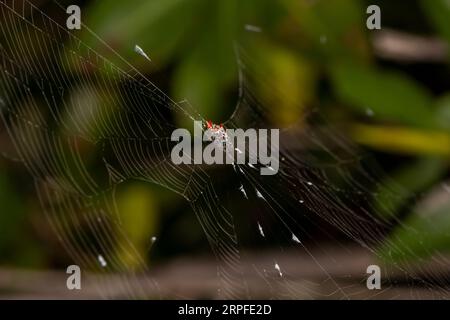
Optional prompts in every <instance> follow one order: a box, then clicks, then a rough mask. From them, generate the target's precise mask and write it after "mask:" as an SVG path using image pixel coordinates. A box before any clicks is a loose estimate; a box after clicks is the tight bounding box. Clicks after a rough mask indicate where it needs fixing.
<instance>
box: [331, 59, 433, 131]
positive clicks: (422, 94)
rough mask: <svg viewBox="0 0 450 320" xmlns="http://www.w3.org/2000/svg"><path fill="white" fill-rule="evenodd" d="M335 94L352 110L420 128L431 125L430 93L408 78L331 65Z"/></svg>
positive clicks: (431, 101)
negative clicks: (371, 113)
mask: <svg viewBox="0 0 450 320" xmlns="http://www.w3.org/2000/svg"><path fill="white" fill-rule="evenodd" d="M331 74H332V81H333V84H334V88H335V91H336V93H337V94H338V96H339V97H340V98H341V99H342V100H343V101H344V102H346V103H347V104H348V105H349V106H350V107H352V108H353V109H354V110H356V111H358V112H359V113H361V114H365V113H366V112H367V109H368V108H369V109H371V110H372V111H373V112H374V117H375V118H377V119H380V120H389V121H394V122H397V123H401V124H408V125H412V126H417V127H422V128H435V127H436V125H437V122H436V120H435V116H434V114H433V110H432V106H433V100H432V96H431V94H430V93H429V92H428V91H427V90H426V89H424V88H423V87H421V86H419V85H418V84H416V83H415V82H413V81H412V80H410V79H409V78H407V77H405V76H403V75H401V74H399V73H395V72H382V71H378V70H375V69H372V68H367V67H362V66H358V65H356V64H353V65H352V64H343V63H341V64H336V65H334V66H332V67H331Z"/></svg>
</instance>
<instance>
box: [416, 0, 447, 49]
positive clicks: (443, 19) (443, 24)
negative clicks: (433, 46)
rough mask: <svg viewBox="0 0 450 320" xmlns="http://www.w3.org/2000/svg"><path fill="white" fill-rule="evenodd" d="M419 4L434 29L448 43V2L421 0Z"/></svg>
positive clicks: (444, 0) (442, 0)
mask: <svg viewBox="0 0 450 320" xmlns="http://www.w3.org/2000/svg"><path fill="white" fill-rule="evenodd" d="M421 5H422V8H423V9H424V12H425V14H426V15H427V16H428V18H429V19H430V21H431V23H432V24H433V25H434V27H435V28H436V30H437V31H438V32H439V33H440V34H441V35H442V36H443V37H444V38H445V39H446V40H447V42H449V43H450V19H449V17H450V4H449V2H448V0H433V1H430V0H421Z"/></svg>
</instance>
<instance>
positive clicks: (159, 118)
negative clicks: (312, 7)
mask: <svg viewBox="0 0 450 320" xmlns="http://www.w3.org/2000/svg"><path fill="white" fill-rule="evenodd" d="M0 8H1V15H0V19H1V20H2V23H1V33H0V39H1V43H0V44H1V47H0V52H1V60H2V63H1V72H0V75H1V76H0V85H1V93H0V94H1V96H0V99H1V100H0V108H1V118H2V123H3V130H4V131H5V132H6V133H7V135H8V137H9V139H10V144H11V145H13V147H14V151H4V152H3V155H4V156H5V157H7V158H10V159H15V160H16V161H18V162H20V163H22V164H23V165H24V167H25V168H26V169H27V171H28V172H29V173H30V175H31V176H32V178H33V181H34V185H35V189H36V193H37V195H38V197H39V200H40V204H41V207H42V210H43V211H44V212H45V214H46V216H47V218H48V221H49V223H50V224H51V226H52V228H53V230H54V232H55V234H56V235H57V236H58V238H59V240H60V241H61V243H62V245H63V247H64V249H65V250H66V251H67V253H68V254H69V255H70V257H71V259H72V260H73V261H74V262H76V263H77V264H78V265H80V266H82V267H83V268H86V269H89V270H94V271H97V272H98V273H103V274H105V275H106V274H108V273H109V272H114V273H116V274H119V275H120V276H121V281H120V283H119V286H120V289H121V292H126V294H127V296H128V297H129V298H142V297H148V296H152V297H154V296H155V293H158V292H160V288H159V285H158V283H157V282H156V281H154V280H151V278H149V277H148V276H147V275H148V274H149V271H150V270H149V266H148V265H147V263H146V261H145V259H144V258H143V257H141V256H140V254H139V252H138V251H137V250H136V249H135V247H134V246H133V243H132V241H131V240H130V239H128V237H127V234H126V232H124V231H123V228H122V226H121V221H120V217H119V215H118V208H117V205H116V199H115V192H116V189H117V187H118V186H119V185H121V184H122V183H124V182H126V181H129V180H140V181H145V182H149V183H153V184H157V185H160V186H162V187H164V188H167V189H169V190H171V191H173V192H175V193H177V194H179V195H180V196H182V197H183V198H184V199H185V201H187V202H188V203H189V205H190V206H191V207H192V210H193V212H194V213H195V215H196V217H197V219H198V222H199V223H200V225H201V227H202V228H203V230H204V233H205V236H206V238H207V240H208V241H209V244H210V246H211V249H212V252H213V253H214V255H215V258H216V261H217V275H218V278H219V279H220V286H219V294H218V296H219V297H223V298H242V297H247V298H252V297H254V296H257V293H256V292H255V290H256V289H255V288H252V287H251V285H249V283H248V282H247V281H246V279H247V278H248V275H249V273H256V274H257V275H258V277H260V278H262V280H263V282H264V283H265V284H266V286H267V290H268V291H269V292H271V294H272V296H273V297H274V298H313V297H317V296H319V297H333V298H352V297H354V296H355V297H356V296H358V294H359V292H357V291H355V288H352V287H353V285H349V286H348V287H343V286H342V285H341V284H340V283H339V281H338V280H337V279H335V277H334V276H332V275H330V273H329V271H328V270H327V269H326V267H324V266H323V265H322V264H321V262H320V261H319V259H318V258H316V255H315V252H316V251H317V249H318V248H320V249H321V250H322V251H323V253H324V254H325V255H327V256H332V253H330V252H327V249H326V248H323V247H321V245H320V244H319V243H318V242H316V240H315V238H314V236H313V235H311V234H310V232H309V230H308V229H307V227H305V225H309V226H311V225H312V226H314V227H315V228H317V229H319V230H320V231H321V236H324V237H327V238H329V239H330V241H331V242H334V243H338V244H339V245H341V246H342V247H346V246H347V244H346V243H347V242H345V243H344V241H342V237H344V238H345V239H347V240H348V239H349V240H351V241H352V242H354V243H356V244H358V245H359V246H361V247H363V248H364V250H367V251H368V252H369V253H370V254H374V255H376V254H377V251H376V248H378V247H379V246H381V245H382V241H383V239H384V238H385V235H386V233H387V232H388V231H389V230H390V229H392V227H394V226H395V225H398V224H401V221H398V220H396V219H395V218H394V219H391V220H387V219H382V218H377V217H376V215H374V213H373V211H374V210H375V208H374V207H373V205H372V204H371V203H373V201H372V200H373V199H374V198H376V197H377V194H375V193H373V192H372V191H371V190H373V188H374V187H375V186H379V185H380V179H379V178H378V177H379V176H380V175H381V171H377V172H374V171H375V170H374V167H375V166H374V165H373V164H370V170H368V169H367V168H366V165H365V162H366V160H367V159H366V157H365V156H363V155H361V152H360V150H358V149H357V148H356V146H354V145H352V144H351V143H350V142H349V141H347V140H346V139H345V137H343V136H341V135H339V134H338V133H337V132H336V131H335V130H334V129H333V128H332V127H331V126H330V125H329V124H327V123H326V121H325V120H324V119H321V117H320V114H319V112H318V111H317V110H311V111H309V112H308V114H307V115H305V117H304V118H303V119H301V121H300V122H301V125H299V124H297V125H293V126H292V127H290V128H286V129H283V130H282V132H281V136H280V140H281V147H280V150H279V152H280V169H279V172H278V174H277V175H275V176H271V177H262V176H260V174H259V172H260V171H259V166H258V165H256V166H253V165H250V164H248V165H238V164H235V165H233V166H227V167H226V168H223V170H226V171H227V176H229V177H230V178H229V179H230V180H231V181H232V185H233V190H232V191H231V192H234V193H237V195H239V196H240V198H241V199H242V201H244V202H245V203H247V204H250V205H251V206H252V208H253V210H254V211H255V212H256V214H255V215H254V219H253V221H252V222H251V226H250V229H251V232H253V233H255V235H256V236H257V237H259V239H260V241H264V242H267V243H269V244H271V245H275V246H276V247H277V248H279V251H278V252H283V251H284V250H285V248H289V249H292V248H293V250H295V251H298V253H299V254H298V256H299V257H301V259H300V258H299V260H298V263H299V268H301V266H302V265H304V264H307V263H312V265H313V266H314V267H315V268H316V269H318V270H320V272H321V273H322V274H323V278H322V279H319V280H318V281H317V282H316V283H312V282H311V283H310V282H308V283H306V282H305V283H303V282H301V283H299V282H298V281H295V279H293V277H291V276H290V274H289V271H288V270H287V268H285V266H284V265H283V264H282V263H279V261H278V259H277V255H278V253H274V259H273V263H271V264H267V263H262V264H261V265H256V264H252V265H251V266H250V268H249V266H247V265H244V262H243V261H242V260H243V259H242V248H241V247H242V246H241V244H240V242H239V241H238V239H239V234H238V233H239V230H238V229H240V226H237V225H236V223H235V220H236V217H237V216H236V215H242V214H245V213H243V212H239V210H236V208H234V207H233V206H232V205H230V203H229V201H227V200H226V197H227V195H226V194H225V193H227V192H226V191H224V190H223V189H221V188H218V186H219V185H220V181H218V176H217V175H216V174H215V171H214V170H212V169H211V168H209V167H207V166H202V165H174V164H173V163H172V162H171V159H170V152H171V149H172V146H173V143H172V142H171V141H170V136H171V134H172V131H173V130H174V129H176V128H177V125H176V123H177V121H180V119H181V121H187V122H192V121H193V120H200V121H204V119H203V118H202V117H201V115H199V114H198V113H197V112H196V111H195V109H194V108H193V107H191V106H190V105H189V104H188V103H177V102H174V101H173V100H172V99H170V98H169V97H168V96H167V95H165V94H164V93H163V92H162V91H161V90H159V89H158V88H157V87H156V86H155V85H153V84H152V83H151V82H150V81H149V80H148V79H147V78H146V77H144V76H143V75H142V74H141V73H140V72H139V71H138V70H136V69H135V68H134V67H133V66H132V65H131V64H129V63H128V62H127V61H125V60H124V59H123V58H121V57H120V55H118V54H117V53H116V52H114V50H113V49H112V48H110V47H109V46H108V45H107V44H106V43H104V42H103V41H102V40H101V39H100V38H99V37H97V36H96V35H95V33H94V32H92V31H91V30H89V28H88V27H87V26H85V25H83V28H85V29H86V30H88V31H89V32H90V33H91V35H92V36H93V37H94V38H95V39H96V40H97V42H99V43H100V44H101V45H102V50H101V51H102V52H108V53H109V54H112V55H115V56H117V57H118V58H119V59H120V61H121V62H123V65H122V66H118V65H116V64H113V63H112V62H110V61H109V60H108V59H107V58H105V57H104V56H103V55H102V54H100V53H99V52H98V51H95V50H93V49H92V48H90V47H89V46H87V45H86V44H85V43H83V42H82V41H81V40H80V39H79V38H77V37H76V35H75V34H74V33H72V32H69V31H68V30H67V29H66V28H65V27H64V26H61V25H60V24H58V23H57V22H56V21H55V20H54V19H52V18H51V17H49V16H48V15H46V14H45V13H44V12H42V11H41V10H40V9H38V8H37V7H36V6H34V5H33V4H32V3H30V2H28V1H26V0H18V1H8V2H5V1H1V2H0ZM103 50H104V51H103ZM236 51H237V56H238V64H239V67H240V70H241V72H240V96H239V102H238V104H237V107H236V110H235V112H234V113H233V115H232V116H231V118H230V119H229V120H228V121H227V122H226V123H225V126H226V127H227V128H250V127H251V128H263V127H267V126H269V122H268V118H269V112H268V111H267V110H266V109H265V108H264V107H263V106H264V103H263V101H259V100H258V99H257V98H256V97H255V96H254V95H253V94H252V90H251V88H252V84H253V83H255V82H261V81H264V80H262V79H263V78H264V77H263V76H260V75H258V74H257V72H255V70H257V66H254V62H253V61H252V59H251V56H250V55H249V54H248V52H246V50H245V49H244V48H242V47H240V46H239V45H237V48H236ZM105 55H106V54H105ZM38 61H39V62H38ZM264 85H267V90H273V89H272V88H271V86H270V83H264ZM183 119H184V120H183ZM314 119H319V123H320V125H314V124H312V123H313V122H314V121H313V120H314ZM86 150H88V151H89V152H88V154H93V155H96V156H92V157H91V158H89V157H86V156H82V155H84V154H86ZM93 164H101V165H100V167H101V168H102V169H101V170H99V169H96V170H92V169H91V168H92V166H93ZM97 167H98V166H96V168H97ZM369 171H370V172H371V173H369ZM336 176H337V177H338V178H339V179H336ZM336 180H339V181H340V184H336V183H335V182H334V181H336ZM403 192H404V191H403V190H401V188H398V189H396V190H392V194H391V197H392V198H395V197H402V196H404V195H403V194H402V193H403ZM384 204H385V206H386V211H389V210H390V208H389V206H390V204H389V202H385V203H384ZM303 222H304V223H305V224H303ZM319 222H320V223H319ZM323 222H325V224H328V225H330V226H331V227H332V228H333V229H334V230H337V231H338V232H339V234H341V235H342V236H339V237H338V236H336V233H334V232H330V230H329V229H323V227H322V225H323ZM247 232H248V230H247ZM118 245H120V246H122V247H123V248H120V249H121V250H120V252H126V253H127V256H126V257H124V256H123V255H119V254H117V252H118V251H119V250H113V248H116V247H117V246H118ZM311 248H314V249H315V251H314V252H313V251H312V250H311ZM398 250H400V251H401V250H408V247H407V246H406V245H405V247H402V248H398ZM348 251H349V253H350V255H351V248H350V249H348ZM439 259H440V260H439V262H440V263H442V264H443V265H444V264H445V263H446V262H447V260H446V259H445V258H444V257H440V258H439ZM130 260H133V262H134V265H137V266H138V267H137V268H134V269H133V270H129V268H128V267H127V266H128V265H129V261H130ZM336 263H338V262H336ZM383 269H384V266H383ZM409 269H410V268H409V267H408V264H407V263H405V265H403V264H398V265H396V266H395V267H394V268H388V267H386V270H390V271H388V272H387V274H386V275H384V278H383V280H384V281H385V282H386V283H385V284H384V285H383V292H389V290H390V289H391V288H392V287H394V286H395V285H396V283H395V279H397V278H398V274H401V275H402V276H403V277H404V278H405V279H406V282H407V283H409V284H410V285H412V284H413V283H419V284H420V285H421V286H423V287H424V288H426V289H427V290H429V291H430V293H431V294H433V296H435V297H447V293H446V290H445V281H443V280H447V278H446V275H445V274H443V273H440V272H438V271H434V273H433V276H434V277H435V279H440V280H439V281H434V280H433V279H434V278H432V279H430V278H429V277H425V276H420V275H418V274H419V273H417V272H416V271H411V270H409ZM365 271H366V270H361V271H360V273H361V274H365ZM144 275H145V276H144ZM391 277H392V279H393V280H392V281H391V280H390V279H391ZM149 279H150V280H149ZM98 286H99V292H100V293H101V294H102V295H103V296H104V297H105V298H108V297H114V296H115V292H116V290H117V288H116V287H115V286H117V284H114V287H113V286H112V285H111V283H109V281H108V278H107V277H105V278H104V280H102V281H99V283H98ZM377 294H378V292H374V294H373V295H374V296H376V295H377ZM157 295H158V294H157ZM160 297H161V296H160ZM392 297H395V296H394V293H393V294H392Z"/></svg>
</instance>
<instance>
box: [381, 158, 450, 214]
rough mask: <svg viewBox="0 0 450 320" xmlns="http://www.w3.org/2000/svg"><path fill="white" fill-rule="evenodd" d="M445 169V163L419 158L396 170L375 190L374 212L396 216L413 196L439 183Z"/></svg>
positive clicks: (441, 160) (438, 160)
mask: <svg viewBox="0 0 450 320" xmlns="http://www.w3.org/2000/svg"><path fill="white" fill-rule="evenodd" d="M446 169H447V163H446V161H445V160H444V159H441V158H435V157H426V158H420V159H418V160H416V161H415V162H413V163H412V164H408V165H406V166H404V167H402V168H400V169H398V170H397V171H395V172H394V173H392V174H390V177H389V178H388V179H386V180H385V181H383V182H382V183H381V184H380V187H379V188H378V189H377V190H376V194H377V197H376V203H375V208H376V210H375V212H376V213H377V214H378V215H380V216H383V217H386V218H390V217H391V216H392V215H394V216H395V215H397V214H398V213H399V210H400V209H401V208H402V207H403V206H404V205H405V204H406V202H407V201H408V200H410V199H411V197H412V195H413V194H415V193H418V192H421V191H423V190H426V189H427V188H429V187H431V186H432V185H433V184H434V183H436V182H437V181H439V179H440V178H441V177H442V176H443V175H444V174H445V172H446Z"/></svg>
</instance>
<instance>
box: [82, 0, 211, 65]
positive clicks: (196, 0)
mask: <svg viewBox="0 0 450 320" xmlns="http://www.w3.org/2000/svg"><path fill="white" fill-rule="evenodd" d="M202 3H204V0H164V1H160V0H135V1H133V3H132V4H131V5H129V6H123V4H122V3H121V2H120V1H116V0H102V1H95V2H93V5H92V6H91V7H89V8H88V9H87V10H86V12H87V17H86V19H85V20H83V21H84V22H85V23H86V24H87V25H88V26H89V27H90V29H92V30H94V31H95V32H96V33H97V34H98V35H99V37H100V38H102V39H103V40H105V41H106V42H107V43H108V44H109V45H111V46H112V47H113V48H115V49H116V50H118V52H119V53H120V54H121V55H122V56H124V57H125V58H126V59H127V60H128V61H135V60H137V59H138V55H136V53H135V52H134V51H133V50H134V46H135V45H136V44H137V45H139V46H140V47H141V48H142V49H143V50H144V51H145V52H146V53H147V54H148V55H149V56H150V58H151V59H152V60H154V61H155V63H159V64H163V63H164V62H167V61H169V60H170V59H171V58H172V57H173V55H174V54H175V53H176V50H177V49H178V48H179V46H180V45H181V43H182V42H183V39H184V37H185V35H186V34H189V33H191V32H192V30H193V29H194V27H195V23H196V21H197V20H198V19H199V18H200V17H201V16H199V15H201V13H202V11H201V10H199V6H200V7H201V5H202ZM83 40H84V41H85V42H87V43H88V44H89V45H92V46H93V47H94V48H95V47H96V44H98V41H97V40H96V39H92V38H90V37H89V33H88V32H85V33H84V37H83ZM142 61H143V60H142Z"/></svg>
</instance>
